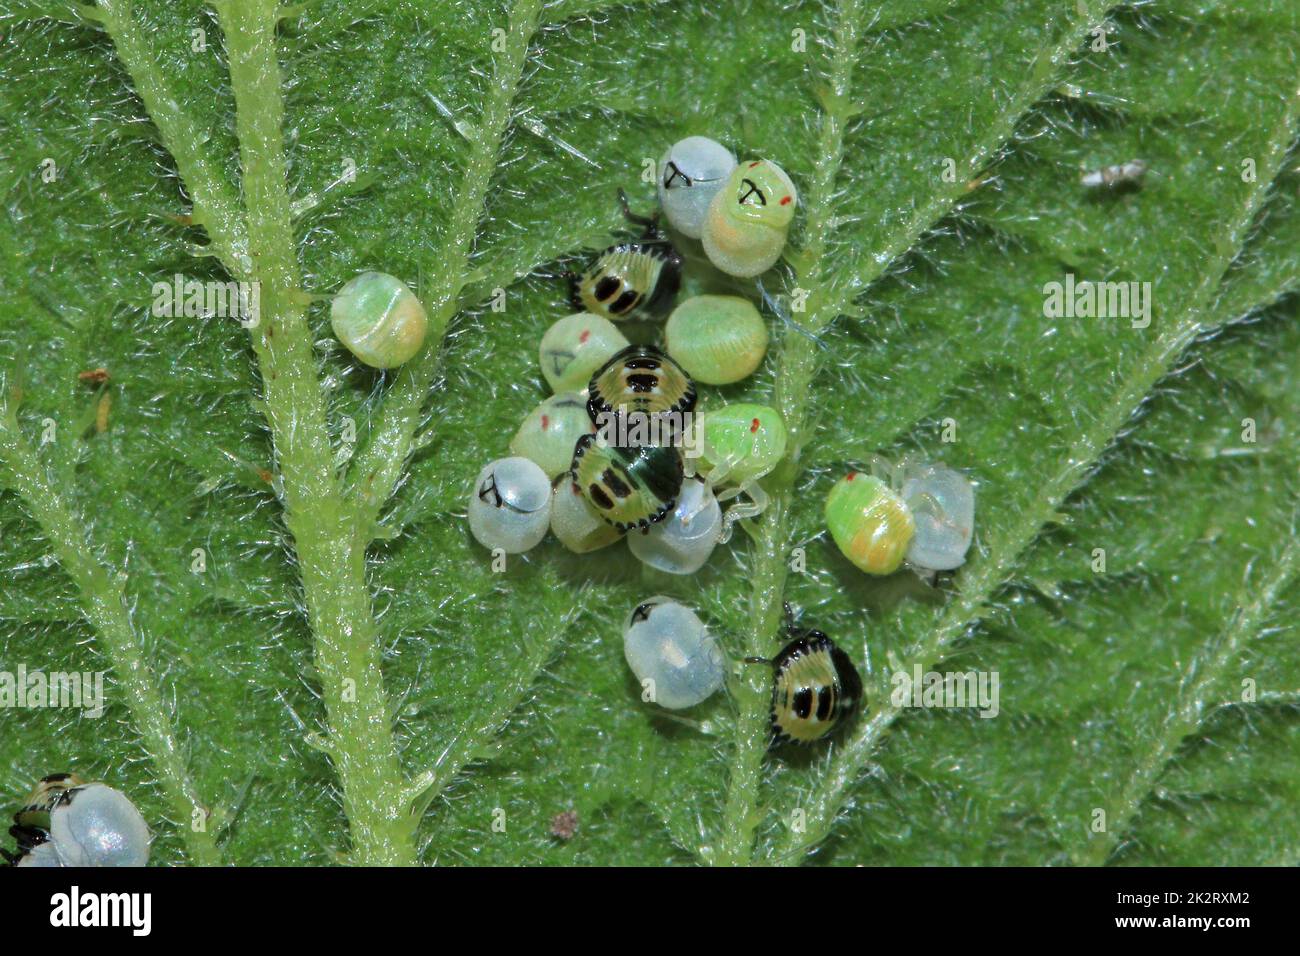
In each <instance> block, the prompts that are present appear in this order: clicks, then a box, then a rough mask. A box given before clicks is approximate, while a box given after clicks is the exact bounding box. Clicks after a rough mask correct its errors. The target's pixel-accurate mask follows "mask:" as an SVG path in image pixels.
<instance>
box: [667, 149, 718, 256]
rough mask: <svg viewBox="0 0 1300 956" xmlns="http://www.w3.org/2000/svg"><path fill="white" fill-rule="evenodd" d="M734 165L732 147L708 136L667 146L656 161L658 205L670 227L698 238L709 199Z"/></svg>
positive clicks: (711, 199)
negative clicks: (657, 167) (657, 165)
mask: <svg viewBox="0 0 1300 956" xmlns="http://www.w3.org/2000/svg"><path fill="white" fill-rule="evenodd" d="M735 168H736V157H735V155H734V154H733V153H732V152H731V150H729V149H727V147H725V146H723V145H722V144H721V143H719V142H717V141H716V140H712V139H709V137H707V136H688V137H686V138H685V139H683V140H679V141H678V142H676V143H674V144H673V145H672V146H670V147H669V148H668V151H667V152H666V153H664V155H663V159H661V160H660V161H659V205H660V207H661V208H662V209H663V211H664V215H665V216H667V217H668V222H669V223H671V224H672V227H673V228H674V229H676V230H677V231H679V232H681V233H683V234H684V235H687V236H690V237H691V238H692V239H698V238H700V233H701V232H702V231H703V229H704V217H705V215H706V214H707V213H708V211H709V203H710V202H712V201H713V196H714V194H715V193H717V191H718V190H719V189H721V188H722V187H723V185H725V184H726V182H727V178H728V177H729V176H730V175H731V171H732V170H733V169H735ZM688 182H689V185H687V183H688Z"/></svg>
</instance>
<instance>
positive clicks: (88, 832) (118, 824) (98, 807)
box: [50, 783, 149, 866]
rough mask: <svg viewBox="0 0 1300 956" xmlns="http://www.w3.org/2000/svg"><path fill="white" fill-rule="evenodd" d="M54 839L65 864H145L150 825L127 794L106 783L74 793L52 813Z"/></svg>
mask: <svg viewBox="0 0 1300 956" xmlns="http://www.w3.org/2000/svg"><path fill="white" fill-rule="evenodd" d="M50 842H51V843H52V844H53V845H54V847H55V849H56V850H57V851H58V854H59V858H60V859H61V860H62V861H63V864H64V865H65V866H144V865H145V864H146V863H148V862H149V827H148V826H147V825H146V824H145V822H144V817H142V816H140V811H139V810H137V809H136V808H135V804H133V803H132V802H131V800H130V798H128V797H127V796H126V794H124V793H121V792H119V791H117V790H114V789H113V788H112V787H109V786H106V785H105V784H102V783H91V784H87V785H86V786H84V787H77V788H75V789H74V790H72V791H71V792H70V795H69V797H68V800H67V802H66V803H64V804H62V805H60V806H58V807H55V808H54V810H53V812H52V813H51V814H50Z"/></svg>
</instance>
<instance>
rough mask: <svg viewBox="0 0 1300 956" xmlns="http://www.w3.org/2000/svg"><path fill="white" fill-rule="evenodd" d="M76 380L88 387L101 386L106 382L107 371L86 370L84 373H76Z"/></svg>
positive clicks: (103, 369)
mask: <svg viewBox="0 0 1300 956" xmlns="http://www.w3.org/2000/svg"><path fill="white" fill-rule="evenodd" d="M77 380H78V381H81V382H85V383H86V384H88V385H103V384H104V383H105V382H107V381H108V369H106V368H88V369H86V370H85V371H84V372H78V373H77Z"/></svg>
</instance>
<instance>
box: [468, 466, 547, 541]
mask: <svg viewBox="0 0 1300 956" xmlns="http://www.w3.org/2000/svg"><path fill="white" fill-rule="evenodd" d="M550 523H551V482H550V479H548V478H547V477H546V472H544V471H542V469H541V468H539V467H538V466H537V465H536V464H534V463H533V462H531V461H529V460H528V459H527V458H518V457H516V458H501V459H498V460H497V461H494V462H492V463H491V464H490V465H488V466H487V467H486V468H484V469H483V470H482V471H480V472H479V473H478V478H477V479H475V481H474V490H473V491H472V492H471V493H470V496H469V530H470V532H471V533H472V534H473V535H474V538H475V540H477V541H478V543H479V544H481V545H483V547H485V548H491V549H493V550H496V549H497V548H500V549H501V550H502V551H504V552H505V553H506V554H523V553H524V552H525V551H528V550H529V549H531V548H534V547H536V546H537V544H538V543H539V542H540V541H541V540H542V538H544V537H546V529H547V528H548V527H549V526H550Z"/></svg>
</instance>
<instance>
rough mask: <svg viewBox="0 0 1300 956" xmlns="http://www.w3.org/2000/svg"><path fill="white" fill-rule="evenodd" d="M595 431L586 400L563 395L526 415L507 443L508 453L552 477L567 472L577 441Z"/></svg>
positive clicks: (555, 396) (555, 397) (573, 395)
mask: <svg viewBox="0 0 1300 956" xmlns="http://www.w3.org/2000/svg"><path fill="white" fill-rule="evenodd" d="M595 430H596V426H595V425H593V424H592V423H591V416H590V415H588V414H587V402H586V400H585V399H584V398H583V397H582V396H581V395H579V394H578V393H577V392H564V393H562V394H560V395H552V396H551V397H550V398H548V399H547V400H546V401H544V402H542V403H541V404H540V405H538V406H537V407H536V408H534V409H533V410H532V411H531V412H529V413H528V417H527V418H525V419H524V422H523V424H522V425H520V426H519V431H517V432H515V437H514V438H512V439H511V440H510V451H511V453H512V454H515V455H518V456H519V457H521V458H527V459H528V460H529V461H531V462H533V463H534V464H536V465H537V466H538V467H539V468H541V469H542V471H544V472H546V477H547V478H554V477H555V476H556V475H558V474H560V473H561V472H565V471H568V470H569V465H570V464H572V462H573V446H574V445H575V444H577V442H578V439H579V438H581V437H582V436H583V435H586V434H589V433H591V432H594V431H595Z"/></svg>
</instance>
